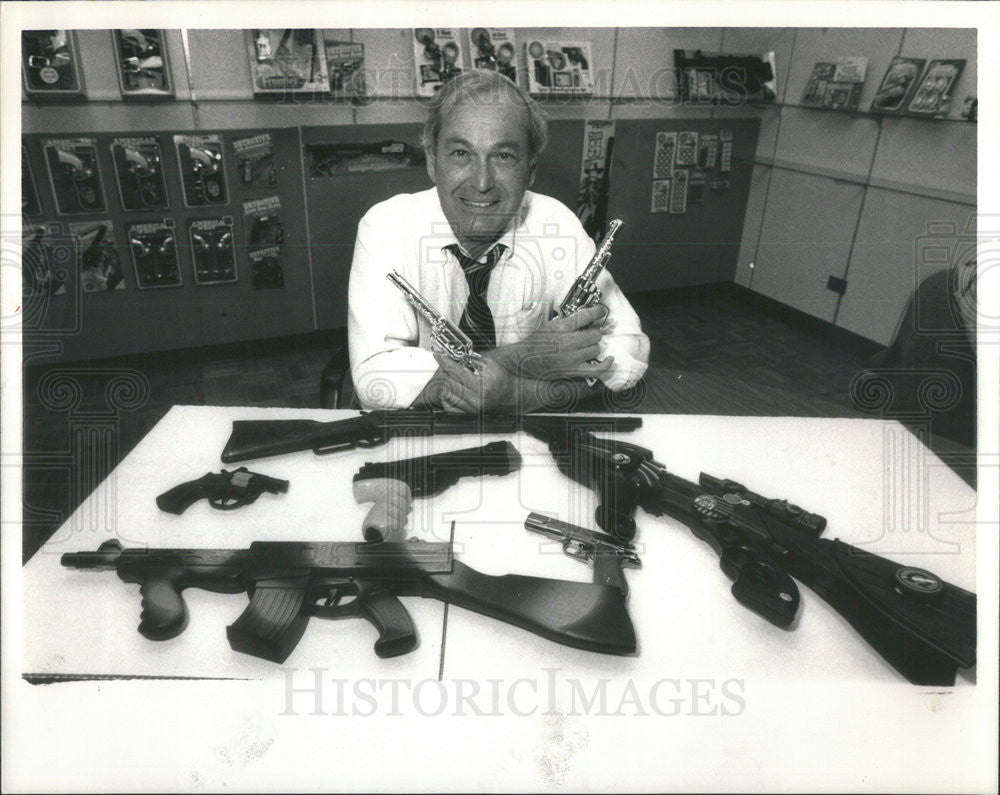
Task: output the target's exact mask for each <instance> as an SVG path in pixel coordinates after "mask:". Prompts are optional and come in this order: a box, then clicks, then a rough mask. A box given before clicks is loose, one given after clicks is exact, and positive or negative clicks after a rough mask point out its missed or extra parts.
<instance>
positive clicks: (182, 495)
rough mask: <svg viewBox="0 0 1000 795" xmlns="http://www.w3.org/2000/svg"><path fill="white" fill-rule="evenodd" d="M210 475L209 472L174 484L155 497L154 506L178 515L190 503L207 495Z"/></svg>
mask: <svg viewBox="0 0 1000 795" xmlns="http://www.w3.org/2000/svg"><path fill="white" fill-rule="evenodd" d="M211 477H212V475H211V474H209V475H205V476H204V477H201V478H198V479H197V480H190V481H188V482H187V483H181V484H180V485H179V486H174V487H173V488H172V489H170V490H169V491H165V492H163V494H161V495H159V496H158V497H157V498H156V507H158V508H159V509H160V510H161V511H166V512H167V513H172V514H176V515H178V516H179V515H180V514H182V513H184V511H186V510H187V509H188V508H189V507H190V506H191V505H192V504H194V503H195V502H197V501H198V500H200V499H204V498H205V497H208V496H209V494H210V491H211V489H210V486H209V482H208V479H210V478H211Z"/></svg>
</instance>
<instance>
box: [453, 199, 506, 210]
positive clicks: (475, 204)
mask: <svg viewBox="0 0 1000 795" xmlns="http://www.w3.org/2000/svg"><path fill="white" fill-rule="evenodd" d="M459 201H461V202H462V204H464V205H465V206H466V207H471V208H473V209H475V210H485V209H488V208H489V207H494V206H495V205H497V204H499V203H500V202H499V201H489V202H481V201H473V200H472V199H461V198H460V199H459Z"/></svg>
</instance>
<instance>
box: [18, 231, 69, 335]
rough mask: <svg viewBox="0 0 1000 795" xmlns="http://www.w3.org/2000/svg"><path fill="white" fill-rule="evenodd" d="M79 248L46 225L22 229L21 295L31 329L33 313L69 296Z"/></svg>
mask: <svg viewBox="0 0 1000 795" xmlns="http://www.w3.org/2000/svg"><path fill="white" fill-rule="evenodd" d="M78 251H79V248H78V247H77V245H76V241H75V240H71V239H70V238H69V237H68V236H67V235H65V234H63V235H59V234H51V233H50V230H49V229H48V228H47V227H45V226H42V225H38V226H35V225H30V226H25V227H22V228H21V295H22V299H23V301H24V313H23V314H24V317H23V321H22V322H23V323H24V324H25V326H26V327H31V326H32V325H33V324H32V322H31V320H32V314H33V313H32V309H33V308H34V307H35V306H36V305H39V306H41V305H44V300H43V299H45V298H47V297H49V296H53V295H65V294H66V283H67V281H69V277H70V270H69V269H70V266H71V264H72V263H74V262H75V260H76V257H77V252H78Z"/></svg>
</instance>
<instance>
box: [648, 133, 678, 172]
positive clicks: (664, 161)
mask: <svg viewBox="0 0 1000 795" xmlns="http://www.w3.org/2000/svg"><path fill="white" fill-rule="evenodd" d="M676 150H677V133H676V132H658V133H657V134H656V150H655V153H654V155H653V179H667V180H669V179H670V175H671V174H672V173H673V170H674V152H675V151H676Z"/></svg>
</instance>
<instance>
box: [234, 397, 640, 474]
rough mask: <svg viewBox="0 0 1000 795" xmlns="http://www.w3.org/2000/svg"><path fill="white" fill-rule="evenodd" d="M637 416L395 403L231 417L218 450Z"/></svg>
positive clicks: (540, 432)
mask: <svg viewBox="0 0 1000 795" xmlns="http://www.w3.org/2000/svg"><path fill="white" fill-rule="evenodd" d="M641 425H642V418H640V417H615V416H613V415H610V414H495V415H494V414H451V413H448V412H443V411H420V410H415V409H395V410H388V411H368V412H364V411H363V412H361V414H360V415H359V416H357V417H350V418H348V419H344V420H333V421H331V422H319V421H317V420H234V421H233V432H232V434H231V435H230V437H229V441H227V442H226V446H225V448H224V449H223V451H222V460H223V462H224V463H227V464H231V463H233V462H235V461H246V460H249V459H251V458H264V457H266V456H272V455H281V454H283V453H294V452H298V451H301V450H312V451H313V452H314V453H316V454H319V455H322V454H325V453H333V452H338V451H341V450H351V449H354V448H355V447H375V446H377V445H380V444H385V443H386V442H387V441H388V440H389V439H390V438H392V437H394V436H432V435H435V434H452V435H454V434H466V433H469V434H493V433H516V432H517V431H522V430H523V431H527V432H528V433H531V434H532V435H534V436H537V437H538V438H544V439H545V440H546V441H548V440H549V439H550V438H562V437H563V436H564V435H567V434H569V433H570V432H572V431H573V430H574V429H577V428H583V429H586V430H589V431H604V432H619V431H634V430H635V429H636V428H638V427H640V426H641Z"/></svg>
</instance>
